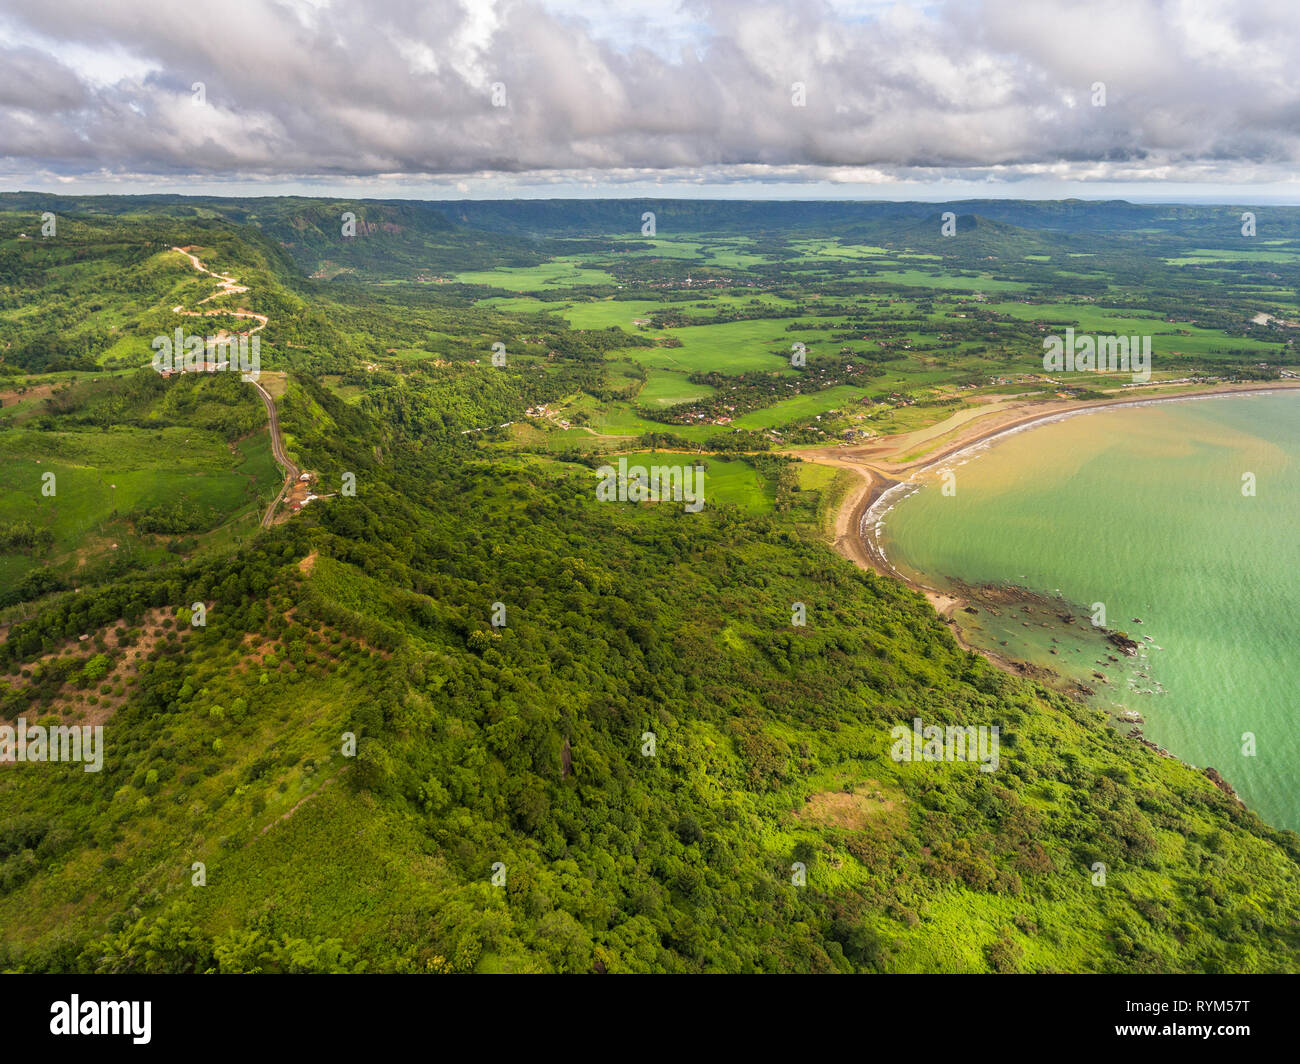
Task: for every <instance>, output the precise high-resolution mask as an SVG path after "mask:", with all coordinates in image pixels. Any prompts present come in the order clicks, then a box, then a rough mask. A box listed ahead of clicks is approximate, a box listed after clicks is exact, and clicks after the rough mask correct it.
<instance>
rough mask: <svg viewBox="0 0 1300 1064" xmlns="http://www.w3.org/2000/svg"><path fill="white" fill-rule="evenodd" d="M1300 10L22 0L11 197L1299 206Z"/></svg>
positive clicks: (12, 53) (5, 126) (1184, 5)
mask: <svg viewBox="0 0 1300 1064" xmlns="http://www.w3.org/2000/svg"><path fill="white" fill-rule="evenodd" d="M1295 4H1296V0H1225V2H1219V0H1117V2H1109V0H1088V2H1082V3H1081V2H1078V0H1074V2H1058V0H954V2H934V3H921V2H912V3H904V2H899V3H885V2H877V0H785V2H781V3H771V2H766V0H680V2H679V0H623V2H608V3H598V2H597V0H221V2H220V3H203V2H201V0H186V2H183V3H178V2H172V0H4V4H3V6H0V190H10V191H12V190H19V189H31V190H42V191H49V192H65V193H100V192H106V193H142V192H185V193H195V194H205V195H213V194H219V195H282V194H291V193H295V194H305V195H348V196H358V195H364V196H368V197H410V198H423V199H460V198H495V197H503V196H530V197H531V196H566V197H567V196H579V197H589V196H636V197H644V196H728V197H744V198H750V197H756V198H873V199H911V200H951V199H958V198H967V197H987V196H992V197H1025V198H1061V197H1066V196H1078V197H1084V198H1125V199H1131V200H1180V201H1183V202H1215V201H1225V200H1227V201H1232V202H1253V203H1300V168H1297V165H1296V164H1297V161H1298V157H1300V77H1297V76H1296V72H1297V70H1300V17H1297V13H1296V7H1295Z"/></svg>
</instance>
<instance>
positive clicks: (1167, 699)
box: [881, 393, 1300, 829]
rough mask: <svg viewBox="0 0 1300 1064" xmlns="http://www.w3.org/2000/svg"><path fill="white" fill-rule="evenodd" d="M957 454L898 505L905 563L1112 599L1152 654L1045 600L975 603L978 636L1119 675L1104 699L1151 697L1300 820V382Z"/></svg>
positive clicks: (1268, 800)
mask: <svg viewBox="0 0 1300 1064" xmlns="http://www.w3.org/2000/svg"><path fill="white" fill-rule="evenodd" d="M942 468H943V469H948V470H950V471H951V472H952V474H953V475H954V477H955V481H954V484H955V491H954V492H953V493H952V494H949V495H944V494H943V493H942V491H941V490H940V485H941V481H940V480H939V479H938V478H937V475H931V476H927V479H926V480H925V481H924V482H923V486H922V487H921V489H920V490H918V491H916V492H915V493H913V494H911V495H909V496H907V497H906V498H904V499H902V500H901V501H900V502H898V503H897V504H896V505H895V506H894V508H893V509H892V510H891V511H890V512H888V514H887V515H886V516H885V517H884V525H883V530H882V532H881V545H882V547H883V548H884V549H885V551H886V553H887V554H888V557H889V559H890V561H891V562H892V563H893V564H894V565H896V566H897V567H898V568H899V569H900V570H902V571H904V572H907V573H909V574H910V575H914V576H915V577H917V578H918V579H920V580H921V581H922V582H924V583H927V584H930V585H932V586H938V587H945V586H951V581H950V579H949V578H956V579H959V580H961V581H965V582H967V583H974V584H984V583H987V584H999V585H1006V584H1017V585H1021V586H1023V587H1025V588H1028V589H1030V590H1032V591H1034V592H1038V593H1041V594H1044V595H1048V596H1052V595H1059V596H1060V597H1061V598H1063V599H1064V600H1066V601H1067V602H1069V603H1071V604H1073V606H1074V608H1075V611H1076V612H1077V613H1078V614H1079V615H1080V616H1086V615H1087V614H1089V613H1090V612H1091V611H1092V609H1093V604H1094V603H1102V604H1104V607H1105V611H1106V624H1107V625H1108V626H1109V627H1110V628H1112V629H1118V630H1122V631H1124V632H1126V633H1127V634H1128V635H1129V636H1130V637H1132V638H1134V639H1137V640H1139V641H1140V642H1141V643H1143V651H1142V654H1141V655H1140V656H1139V657H1138V658H1136V659H1131V660H1129V659H1125V660H1121V661H1119V662H1118V663H1112V662H1110V661H1108V660H1106V659H1104V658H1103V657H1100V656H1099V655H1098V651H1097V646H1098V645H1099V644H1098V643H1097V641H1096V640H1094V641H1093V643H1092V644H1087V645H1085V644H1082V643H1081V642H1080V639H1081V638H1082V635H1081V633H1080V629H1081V628H1088V627H1090V626H1088V625H1087V624H1086V621H1085V623H1084V624H1082V625H1079V624H1076V625H1075V626H1074V627H1072V628H1068V629H1067V628H1065V627H1064V626H1062V625H1060V624H1059V622H1058V621H1057V620H1056V618H1055V617H1054V616H1052V615H1051V614H1052V611H1050V610H1046V609H1043V608H1038V609H1035V610H1033V612H1032V613H1030V614H1025V615H1024V616H1025V620H1021V615H1020V614H1016V616H1015V618H1014V621H1013V620H1012V619H1010V618H1009V617H1005V616H1004V617H998V618H994V617H992V616H989V615H988V613H987V611H982V612H981V614H980V615H977V616H975V617H969V616H963V615H961V614H959V615H958V617H959V621H961V622H962V626H963V629H964V630H966V631H967V634H968V637H969V638H971V639H972V641H974V642H976V643H979V644H982V645H987V646H990V647H991V648H993V649H1000V651H1001V652H1002V653H1004V654H1006V653H1010V654H1012V655H1013V656H1016V657H1020V658H1023V659H1025V660H1030V661H1034V662H1035V663H1037V664H1042V665H1047V666H1051V667H1053V668H1056V669H1057V670H1058V671H1060V672H1062V673H1063V674H1065V675H1067V676H1069V675H1087V674H1088V673H1089V672H1092V673H1094V674H1095V673H1101V674H1103V675H1104V676H1105V677H1106V679H1105V680H1104V681H1090V682H1092V683H1094V685H1095V686H1096V687H1097V688H1098V697H1099V698H1100V699H1101V700H1102V701H1103V702H1107V703H1109V705H1110V706H1111V707H1112V708H1113V709H1114V710H1115V711H1118V710H1119V709H1121V708H1129V709H1133V710H1136V711H1137V712H1139V713H1141V714H1142V715H1143V716H1144V717H1145V724H1144V725H1143V731H1144V733H1145V735H1146V737H1147V738H1148V739H1150V740H1152V741H1153V742H1155V743H1157V744H1159V745H1160V746H1163V747H1165V748H1167V749H1168V750H1169V751H1170V752H1171V753H1173V754H1175V755H1176V756H1178V757H1180V758H1182V759H1183V760H1184V761H1187V762H1189V763H1191V764H1193V765H1196V766H1198V767H1204V766H1213V767H1214V768H1216V769H1217V770H1218V771H1219V772H1221V773H1222V774H1223V776H1224V777H1225V778H1226V779H1227V780H1228V782H1229V783H1230V784H1232V786H1233V787H1234V788H1235V789H1236V791H1237V792H1238V794H1240V795H1241V797H1242V798H1243V799H1244V800H1245V801H1246V803H1247V804H1248V805H1249V806H1250V807H1251V808H1252V809H1254V810H1256V811H1257V812H1258V813H1259V814H1260V815H1261V816H1262V817H1263V818H1264V819H1265V820H1267V821H1269V822H1270V823H1272V824H1274V825H1276V826H1278V827H1288V828H1292V829H1300V801H1298V800H1297V799H1298V798H1300V733H1298V732H1297V728H1296V718H1297V707H1298V704H1300V656H1297V654H1296V653H1295V647H1296V641H1297V632H1298V631H1300V535H1298V534H1297V529H1298V528H1300V394H1295V393H1277V394H1273V395H1253V396H1235V397H1228V398H1214V399H1201V400H1191V401H1185V402H1167V403H1157V404H1152V405H1148V406H1142V407H1129V408H1122V409H1117V410H1103V411H1098V412H1095V413H1089V414H1085V415H1080V416H1076V417H1072V418H1069V419H1066V420H1064V421H1059V422H1055V423H1051V424H1046V425H1040V426H1037V427H1034V428H1032V429H1029V430H1026V431H1023V432H1019V433H1016V434H1014V435H1011V436H1007V437H1003V438H1002V439H1000V440H998V441H996V442H994V443H993V444H991V445H989V446H988V447H987V448H986V449H984V450H983V451H982V452H975V453H968V454H967V455H964V456H962V457H960V458H958V459H956V460H955V461H954V463H953V464H951V465H947V466H944V467H942ZM935 472H936V474H937V473H938V471H935ZM1246 473H1252V474H1254V477H1255V494H1254V495H1253V496H1248V495H1244V494H1243V474H1246ZM1134 618H1140V620H1141V622H1142V623H1141V624H1138V623H1135V621H1134V620H1133V619H1134ZM1087 634H1089V635H1094V634H1095V633H1091V632H1090V633H1087ZM1052 640H1058V642H1056V643H1052V642H1051V641H1052ZM1004 644H1005V645H1004ZM1052 646H1055V647H1056V648H1057V650H1058V653H1057V654H1051V653H1050V648H1051V647H1052ZM1156 648H1159V649H1156ZM1098 661H1104V662H1105V664H1104V666H1098V665H1097V664H1096V663H1097V662H1098ZM1246 733H1250V736H1253V742H1254V750H1255V753H1254V755H1253V756H1250V755H1248V754H1247V753H1246V750H1247V749H1248V748H1249V743H1250V739H1249V738H1248V737H1246Z"/></svg>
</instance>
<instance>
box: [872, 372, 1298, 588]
mask: <svg viewBox="0 0 1300 1064" xmlns="http://www.w3.org/2000/svg"><path fill="white" fill-rule="evenodd" d="M1294 391H1300V389H1295V388H1269V387H1262V388H1251V389H1241V390H1239V391H1232V392H1203V393H1201V394H1199V395H1152V396H1148V397H1147V398H1145V399H1123V400H1120V401H1119V402H1115V403H1099V404H1097V405H1096V406H1081V407H1077V408H1076V409H1074V410H1059V411H1057V412H1056V413H1054V414H1044V415H1043V416H1042V417H1039V418H1034V419H1033V420H1031V421H1024V422H1021V423H1020V424H1018V425H1008V426H1007V427H1006V428H1003V429H999V430H998V431H997V432H994V433H992V434H990V435H988V436H985V437H984V438H983V439H980V440H975V441H974V442H973V443H969V444H967V445H966V446H965V447H962V448H959V449H958V450H956V451H953V452H952V453H951V454H946V455H944V456H943V457H941V458H935V459H933V460H931V461H929V462H926V463H925V464H924V465H920V466H917V467H916V468H915V469H913V470H912V471H911V472H910V473H908V475H907V479H906V480H903V481H900V482H899V483H897V484H895V485H893V486H892V487H890V488H887V489H886V490H885V491H883V492H881V493H880V496H879V497H878V498H877V499H876V500H875V502H873V503H872V504H871V505H870V506H868V507H867V509H866V511H865V512H864V513H863V514H862V520H861V521H860V522H859V523H858V536H859V538H861V539H862V540H863V542H864V544H865V545H866V547H867V550H868V551H870V552H872V553H874V554H876V555H877V556H878V557H879V558H880V559H881V560H882V561H883V562H884V563H885V564H886V565H887V566H889V569H890V570H891V571H892V572H893V573H894V575H895V576H897V577H898V578H899V579H900V580H903V581H904V582H910V583H914V584H917V585H918V586H920V587H926V586H927V585H925V584H921V583H919V581H915V580H912V581H908V580H907V578H906V577H905V576H903V574H902V573H900V572H899V571H898V569H897V567H896V566H895V565H894V564H893V562H891V561H890V560H889V558H888V557H887V556H886V554H885V549H884V546H883V544H882V543H881V539H880V537H881V533H882V531H883V530H884V519H885V515H886V514H888V513H889V511H890V510H892V509H893V508H894V506H895V505H896V503H897V502H899V501H901V500H894V501H893V502H890V504H889V506H887V507H885V508H884V509H881V507H882V505H883V504H884V503H885V502H886V500H888V499H890V497H891V496H893V495H895V494H897V493H898V492H899V491H900V490H901V489H903V488H909V487H910V488H912V489H913V491H920V490H921V488H922V487H924V485H923V484H918V483H916V477H917V475H918V474H920V473H925V472H928V471H929V470H931V469H934V468H936V467H939V468H941V467H943V466H945V465H949V464H952V463H955V462H956V460H957V459H959V458H965V461H964V462H961V463H959V464H961V465H965V462H968V461H970V460H971V458H974V457H977V456H978V455H979V454H981V453H983V451H984V450H985V449H987V448H988V447H990V446H992V445H993V444H994V443H997V442H999V441H1001V440H1004V439H1006V438H1007V437H1009V436H1014V435H1015V434H1016V433H1019V432H1024V431H1025V430H1026V429H1036V428H1039V427H1040V426H1043V425H1052V424H1055V423H1057V422H1059V421H1065V420H1067V419H1068V418H1072V417H1079V416H1080V415H1082V414H1097V413H1101V412H1102V411H1105V410H1114V409H1116V408H1117V407H1137V406H1155V405H1157V404H1158V403H1177V402H1183V403H1190V402H1194V401H1196V400H1198V399H1232V398H1245V397H1250V396H1256V395H1281V394H1283V393H1286V392H1294ZM908 494H911V492H909V493H908ZM868 529H869V531H868ZM868 537H870V538H868ZM929 590H931V591H937V590H938V589H937V588H929Z"/></svg>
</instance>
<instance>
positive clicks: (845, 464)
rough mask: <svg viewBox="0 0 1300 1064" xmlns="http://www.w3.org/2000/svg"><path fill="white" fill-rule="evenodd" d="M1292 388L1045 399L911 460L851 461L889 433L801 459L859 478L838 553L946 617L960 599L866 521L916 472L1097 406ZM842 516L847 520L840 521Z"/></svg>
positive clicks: (1290, 386) (839, 527) (840, 529)
mask: <svg viewBox="0 0 1300 1064" xmlns="http://www.w3.org/2000/svg"><path fill="white" fill-rule="evenodd" d="M1295 390H1300V382H1297V383H1288V382H1285V381H1279V382H1274V383H1270V384H1267V385H1246V386H1241V387H1231V386H1229V387H1223V388H1215V389H1206V390H1202V391H1194V392H1180V393H1176V394H1173V395H1149V396H1141V397H1133V398H1120V399H1112V400H1098V401H1095V402H1087V403H1077V404H1072V405H1064V404H1055V403H1053V404H1045V405H1050V406H1052V407H1054V409H1039V410H1037V411H1034V412H1032V413H1026V414H1024V415H1023V416H1017V417H1015V418H1014V419H1013V420H1011V421H1009V422H1004V423H1002V424H998V425H992V426H988V427H985V428H983V429H979V430H978V431H976V432H974V433H973V434H971V433H963V432H959V433H958V435H957V437H956V438H955V439H953V440H952V441H950V442H949V443H948V444H946V445H943V446H941V447H940V448H939V450H938V451H937V452H936V453H934V454H931V455H927V456H924V457H922V458H919V459H916V460H915V461H912V462H890V461H889V459H888V458H884V459H883V460H878V461H876V462H874V463H870V462H867V461H854V460H853V458H854V455H855V453H857V454H860V453H861V452H862V451H864V450H871V451H877V450H879V448H880V444H881V443H884V444H885V445H886V446H887V445H888V440H889V438H888V437H885V438H884V439H883V440H881V441H877V442H876V443H874V444H872V445H871V446H870V447H868V448H856V449H854V450H852V451H848V450H840V451H839V452H838V453H837V452H835V451H830V450H824V451H817V452H812V454H811V455H810V456H809V457H806V458H805V461H813V462H819V463H820V464H823V465H831V466H835V467H838V468H843V469H850V470H852V471H854V472H856V473H857V474H858V475H859V476H861V477H862V478H863V484H862V485H861V487H860V488H859V489H858V490H857V491H851V492H849V493H848V494H847V495H846V496H845V498H844V500H843V502H842V503H841V505H840V509H839V512H838V513H837V518H836V539H835V546H836V548H837V549H838V550H839V551H840V553H841V554H843V555H844V556H845V557H847V558H849V560H851V561H853V562H855V563H856V564H857V565H859V566H860V567H862V568H867V569H872V570H874V571H876V572H878V573H880V574H881V575H883V576H889V577H893V578H894V579H896V580H900V581H902V582H903V583H904V584H906V585H907V586H908V587H910V588H912V589H913V590H914V591H918V592H920V593H921V594H923V595H925V597H926V598H927V599H929V600H930V601H931V603H932V604H933V605H934V606H935V608H936V610H938V612H939V613H940V615H941V616H947V615H949V614H950V613H951V611H952V610H953V608H955V607H956V606H958V605H960V604H961V600H960V599H957V598H955V597H953V596H951V595H945V594H944V593H943V592H940V591H938V590H937V589H935V588H931V587H928V586H927V585H924V584H921V583H919V582H918V581H916V580H915V579H913V578H911V577H909V576H907V575H906V574H904V573H902V572H901V571H899V570H898V569H897V568H895V566H894V565H893V563H892V562H890V561H889V558H888V557H887V556H886V555H885V552H884V550H883V548H882V547H881V545H880V542H879V537H878V535H877V534H876V533H877V530H876V529H875V528H871V527H869V525H874V524H876V523H878V522H879V520H880V518H882V517H883V516H884V514H885V513H888V511H889V510H890V509H892V507H893V505H894V503H895V502H897V501H898V498H896V496H898V497H905V495H904V493H905V492H906V489H908V488H911V489H912V490H918V489H919V488H920V487H921V485H920V484H919V483H917V482H916V479H915V478H916V476H917V475H918V474H921V473H924V472H926V471H928V470H930V469H933V468H935V467H937V466H942V465H944V464H946V463H949V462H952V461H954V460H956V459H959V458H961V457H962V456H963V455H967V454H969V453H970V452H974V451H979V450H981V449H983V448H987V447H989V446H991V445H992V444H994V443H996V442H997V441H998V440H1000V439H1003V438H1006V437H1008V436H1012V435H1015V434H1017V433H1020V432H1023V431H1024V430H1026V429H1030V428H1034V427H1037V426H1040V425H1047V424H1054V423H1056V422H1058V421H1064V420H1066V419H1068V418H1072V417H1076V416H1078V415H1080V414H1090V413H1096V412H1097V411H1099V410H1110V409H1116V408H1129V407H1138V406H1152V405H1154V404H1156V403H1168V402H1176V401H1179V400H1184V401H1190V400H1199V399H1220V398H1227V397H1231V396H1234V395H1267V394H1271V393H1277V392H1282V391H1295ZM977 424H978V422H972V426H974V425H977ZM881 467H884V468H881ZM890 500H892V501H890ZM887 502H888V505H885V506H884V509H881V507H882V505H884V504H885V503H887ZM846 517H847V521H846V520H845V518H846ZM846 526H847V527H846Z"/></svg>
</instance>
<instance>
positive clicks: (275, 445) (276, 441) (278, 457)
mask: <svg viewBox="0 0 1300 1064" xmlns="http://www.w3.org/2000/svg"><path fill="white" fill-rule="evenodd" d="M252 385H253V387H254V388H256V389H257V394H258V395H260V396H261V397H262V402H263V404H264V405H265V406H266V417H267V420H268V421H269V422H270V425H271V454H272V455H273V456H274V458H275V461H276V464H277V465H279V466H280V468H281V469H283V470H284V483H283V484H281V485H280V493H279V494H278V495H276V497H275V499H274V500H272V502H271V505H270V506H268V507H267V508H266V513H265V514H263V515H262V527H263V528H270V527H271V521H272V520H273V519H274V518H275V510H276V507H278V506H279V505H280V500H281V499H283V498H284V496H285V492H287V491H288V490H289V489H290V488H291V487H293V484H294V481H296V480H297V479H298V474H299V472H300V470H299V469H298V467H297V466H296V465H294V464H293V463H292V462H291V461H289V456H288V455H287V454H285V453H284V436H283V435H282V434H281V433H280V416H279V414H277V413H276V411H275V400H274V399H272V398H271V393H270V392H268V391H267V390H266V389H265V388H263V387H262V386H261V385H260V384H259V383H258V382H257V381H253V382H252Z"/></svg>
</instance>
